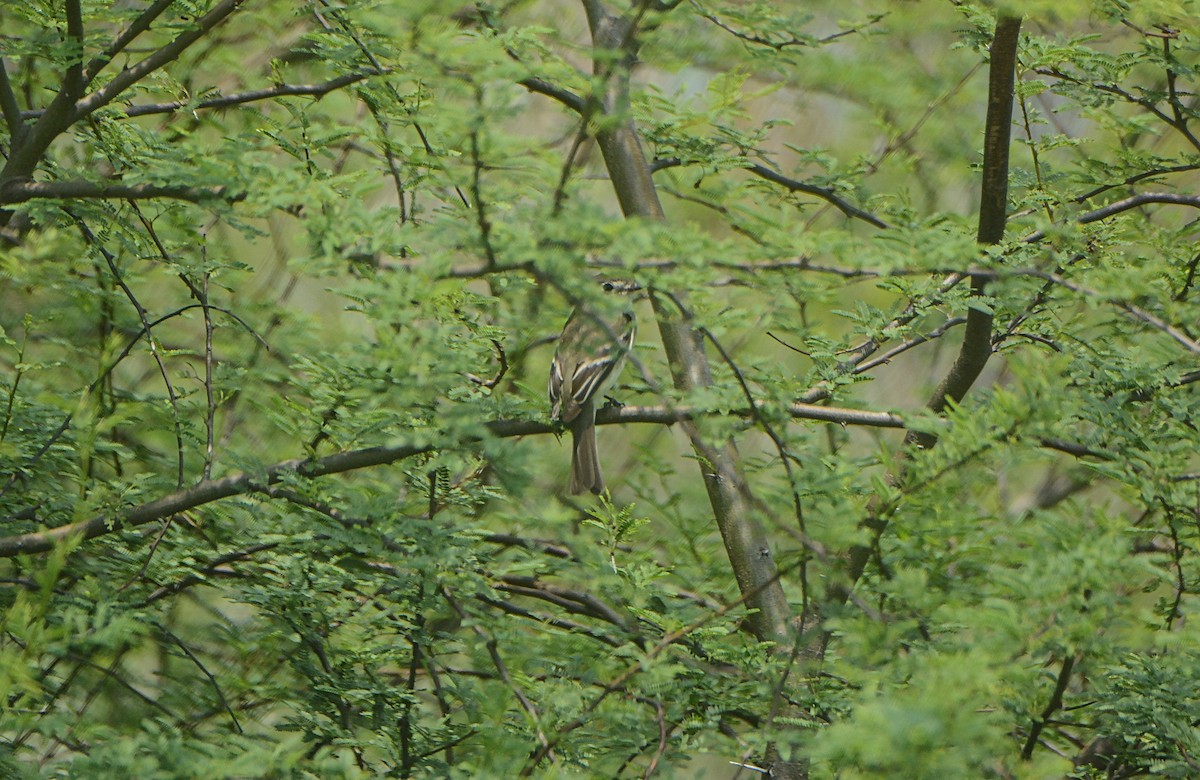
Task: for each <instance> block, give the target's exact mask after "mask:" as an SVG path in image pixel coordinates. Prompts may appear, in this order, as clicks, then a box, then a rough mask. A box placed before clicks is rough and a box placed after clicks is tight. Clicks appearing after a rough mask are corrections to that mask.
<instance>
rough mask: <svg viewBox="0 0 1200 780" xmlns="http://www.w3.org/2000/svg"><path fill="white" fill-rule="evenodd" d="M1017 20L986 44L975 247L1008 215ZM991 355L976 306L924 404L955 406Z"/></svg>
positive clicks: (927, 440) (977, 286)
mask: <svg viewBox="0 0 1200 780" xmlns="http://www.w3.org/2000/svg"><path fill="white" fill-rule="evenodd" d="M1020 33H1021V20H1020V18H1015V17H1010V16H1001V17H1000V18H999V19H998V20H997V21H996V34H995V37H994V38H993V39H992V47H991V69H990V73H989V77H988V109H987V119H986V122H985V125H984V138H983V181H982V192H981V196H980V204H979V231H978V234H977V238H978V240H979V243H981V244H998V243H1000V241H1001V240H1002V239H1003V238H1004V225H1005V222H1006V221H1007V215H1008V147H1009V140H1010V137H1011V135H1012V110H1013V85H1014V81H1015V79H1016V62H1017V41H1018V39H1019V38H1020ZM986 284H987V282H986V280H985V279H983V278H981V277H974V278H972V279H971V293H972V295H974V296H980V295H982V294H983V291H984V288H985V286H986ZM991 355H992V314H991V313H990V312H989V311H986V310H985V309H983V308H982V307H972V308H971V309H969V310H968V312H967V325H966V329H965V333H964V335H963V343H962V347H961V348H960V349H959V353H958V357H957V358H956V359H955V361H954V365H953V366H951V367H950V371H949V373H948V374H946V377H945V379H943V380H942V383H941V385H939V386H938V389H937V390H936V391H935V392H934V394H933V397H932V398H930V399H929V403H928V406H929V408H930V409H931V410H933V411H934V412H940V411H942V410H943V409H945V408H946V406H947V404H950V403H957V402H958V401H961V400H962V398H963V396H965V395H966V394H967V391H968V390H970V389H971V386H972V385H973V384H974V383H975V380H976V379H977V378H978V377H979V374H980V372H982V371H983V367H984V366H985V365H986V364H987V361H988V358H990V357H991ZM907 440H908V441H909V442H911V443H915V444H918V445H920V446H922V447H930V446H932V445H933V444H934V442H936V441H937V437H935V436H934V435H932V434H929V433H918V432H915V431H914V432H911V433H910V434H909V435H908V437H907Z"/></svg>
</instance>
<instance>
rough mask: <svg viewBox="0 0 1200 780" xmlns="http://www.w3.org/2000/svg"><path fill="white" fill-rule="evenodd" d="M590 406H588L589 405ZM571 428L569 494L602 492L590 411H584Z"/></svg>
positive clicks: (593, 423) (593, 424)
mask: <svg viewBox="0 0 1200 780" xmlns="http://www.w3.org/2000/svg"><path fill="white" fill-rule="evenodd" d="M589 405H590V404H589ZM576 423H577V424H576V425H574V426H572V427H571V445H572V450H573V452H572V454H571V484H570V485H569V487H568V489H569V490H570V491H571V493H573V494H576V495H578V494H579V493H596V494H600V493H603V492H604V477H603V476H602V475H601V474H600V456H599V455H598V454H597V452H596V422H595V414H594V412H593V410H591V409H584V410H583V411H582V412H581V413H580V415H579V417H577V418H576Z"/></svg>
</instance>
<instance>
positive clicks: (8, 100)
mask: <svg viewBox="0 0 1200 780" xmlns="http://www.w3.org/2000/svg"><path fill="white" fill-rule="evenodd" d="M0 116H3V117H4V123H5V124H6V125H8V134H9V136H10V137H11V138H12V143H13V144H14V145H16V144H19V143H21V136H22V135H24V133H25V119H24V117H23V116H22V115H21V107H20V105H18V103H17V95H16V93H15V92H13V88H12V82H11V81H9V79H8V64H7V63H6V62H5V61H4V58H3V57H0Z"/></svg>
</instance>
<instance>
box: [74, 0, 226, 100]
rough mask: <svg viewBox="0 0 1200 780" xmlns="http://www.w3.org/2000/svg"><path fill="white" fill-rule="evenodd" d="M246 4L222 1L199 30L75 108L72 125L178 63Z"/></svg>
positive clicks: (115, 78) (202, 19)
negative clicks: (130, 88)
mask: <svg viewBox="0 0 1200 780" xmlns="http://www.w3.org/2000/svg"><path fill="white" fill-rule="evenodd" d="M244 2H245V0H221V2H219V3H217V4H216V5H215V6H213V8H212V10H211V11H209V12H208V13H206V14H205V15H204V16H202V17H200V18H199V19H197V20H196V26H195V27H193V28H192V29H190V30H187V31H186V32H182V33H180V34H179V35H178V36H176V37H175V39H174V40H172V41H171V42H170V43H168V44H167V45H166V46H163V47H162V48H161V49H159V50H157V51H156V52H154V53H153V54H151V55H149V56H148V57H146V58H145V59H143V60H141V61H139V62H138V63H137V64H135V65H133V66H131V67H128V68H125V69H124V70H122V71H121V72H120V73H118V74H117V75H116V76H113V78H112V81H110V82H108V83H107V84H105V85H104V86H103V87H101V88H100V89H98V90H96V91H95V92H93V93H92V94H90V95H88V96H87V97H86V98H84V99H83V100H80V101H79V102H78V103H77V104H76V105H75V108H74V111H73V113H72V115H71V117H70V119H71V121H72V122H74V121H78V120H79V119H82V118H83V117H85V116H87V115H88V114H90V113H92V112H93V111H95V110H96V109H98V108H100V107H102V106H105V105H107V104H109V103H110V102H112V101H113V99H115V98H116V97H117V95H120V94H121V93H122V92H124V91H125V90H127V89H129V87H131V86H133V85H134V84H136V83H137V82H139V81H141V80H142V79H143V78H145V77H146V76H148V75H149V74H151V73H153V72H154V71H156V70H158V69H159V68H161V67H163V66H164V65H166V64H168V63H170V62H173V61H175V59H177V58H178V57H179V55H180V54H183V52H184V51H186V50H187V48H188V47H189V46H191V45H192V44H193V43H195V42H196V41H198V40H200V39H201V38H203V37H204V36H205V35H207V34H208V33H209V31H210V30H212V29H213V28H214V27H216V26H217V25H218V24H220V23H221V22H223V21H225V19H226V18H227V17H228V16H229V15H230V14H232V13H233V12H234V11H236V10H238V8H239V7H240V6H241V5H242V3H244Z"/></svg>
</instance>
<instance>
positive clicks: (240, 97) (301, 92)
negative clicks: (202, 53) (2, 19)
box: [21, 70, 382, 119]
mask: <svg viewBox="0 0 1200 780" xmlns="http://www.w3.org/2000/svg"><path fill="white" fill-rule="evenodd" d="M378 75H382V74H381V73H380V71H376V70H365V71H356V72H354V73H347V74H345V75H342V76H338V77H337V78H333V79H329V80H328V81H322V82H320V83H318V84H278V85H276V86H274V87H266V88H264V89H254V90H250V91H248V92H236V93H234V94H232V95H219V96H217V97H211V98H205V99H204V100H200V101H198V102H196V103H192V102H191V101H189V100H173V101H170V102H168V103H145V104H142V105H135V106H126V107H125V109H124V110H125V116H128V117H136V116H147V115H150V114H169V113H172V112H174V111H179V110H181V109H185V108H186V109H189V110H192V111H200V110H203V109H216V108H229V107H231V106H238V105H242V104H243V103H253V102H256V101H259V100H269V99H271V98H277V97H290V96H300V97H305V96H308V97H323V96H325V95H327V94H329V93H330V92H334V91H335V90H338V89H341V88H342V87H346V86H349V85H350V84H355V83H357V82H359V81H363V80H365V79H368V78H370V77H372V76H378ZM41 114H42V112H41V111H24V112H22V113H21V116H22V118H24V119H30V118H37V117H39V116H41Z"/></svg>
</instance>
